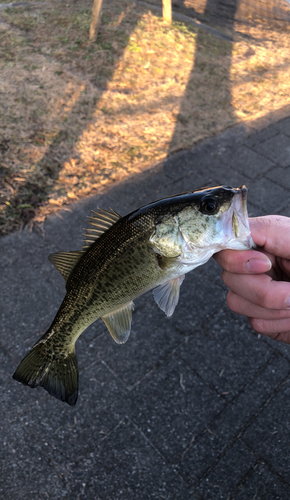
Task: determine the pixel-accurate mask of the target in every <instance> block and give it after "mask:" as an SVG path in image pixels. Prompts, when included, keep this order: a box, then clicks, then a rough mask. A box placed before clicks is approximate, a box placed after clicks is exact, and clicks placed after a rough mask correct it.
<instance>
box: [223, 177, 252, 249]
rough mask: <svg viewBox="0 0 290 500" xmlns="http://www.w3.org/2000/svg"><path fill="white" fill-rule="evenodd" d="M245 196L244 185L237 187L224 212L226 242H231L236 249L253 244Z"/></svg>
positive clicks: (248, 247) (246, 192)
mask: <svg viewBox="0 0 290 500" xmlns="http://www.w3.org/2000/svg"><path fill="white" fill-rule="evenodd" d="M247 196H248V190H247V188H246V186H240V187H239V188H237V190H236V193H235V195H234V197H233V200H232V203H231V206H230V208H229V209H228V211H227V213H225V214H224V217H225V220H224V222H225V227H226V234H227V240H228V241H227V244H231V243H232V244H233V247H234V248H236V249H243V248H244V249H250V248H253V247H254V246H255V244H254V242H253V240H252V237H251V231H250V226H249V219H248V210H247Z"/></svg>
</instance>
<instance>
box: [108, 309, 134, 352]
mask: <svg viewBox="0 0 290 500" xmlns="http://www.w3.org/2000/svg"><path fill="white" fill-rule="evenodd" d="M132 310H134V304H133V302H129V304H126V305H125V306H124V307H122V308H121V309H118V310H117V311H113V312H112V313H110V314H106V316H103V317H102V320H103V321H104V323H105V325H106V327H107V328H108V330H109V332H110V334H111V335H112V337H113V339H114V340H115V342H117V344H124V343H125V342H126V341H127V340H128V338H129V335H130V332H131V322H132Z"/></svg>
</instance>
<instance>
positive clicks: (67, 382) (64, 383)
mask: <svg viewBox="0 0 290 500" xmlns="http://www.w3.org/2000/svg"><path fill="white" fill-rule="evenodd" d="M13 378H14V379H15V380H17V381H18V382H22V384H24V385H29V386H30V387H37V386H40V387H43V388H44V389H45V390H46V391H47V392H49V394H51V395H52V396H54V397H55V398H57V399H60V400H61V401H66V402H67V403H68V404H69V405H71V406H74V405H75V404H76V402H77V398H78V378H79V375H78V363H77V357H76V355H75V352H74V350H73V352H68V353H54V352H52V350H51V349H48V346H47V344H46V343H44V342H41V341H40V342H37V344H35V346H34V347H32V349H31V351H29V353H28V354H27V355H26V356H25V358H24V359H23V360H22V361H21V363H20V365H19V366H18V368H17V369H16V371H15V373H14V375H13Z"/></svg>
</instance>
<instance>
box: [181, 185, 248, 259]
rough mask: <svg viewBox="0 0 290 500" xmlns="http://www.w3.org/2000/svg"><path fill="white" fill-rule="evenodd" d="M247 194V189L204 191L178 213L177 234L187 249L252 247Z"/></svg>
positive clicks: (222, 187) (219, 188)
mask: <svg viewBox="0 0 290 500" xmlns="http://www.w3.org/2000/svg"><path fill="white" fill-rule="evenodd" d="M247 192H248V190H247V188H246V186H240V187H239V188H231V187H228V186H220V187H216V188H212V189H207V190H205V191H204V192H201V193H200V195H199V196H198V198H197V199H196V198H195V199H194V201H193V203H192V204H191V205H190V206H188V207H185V208H184V209H183V210H181V211H180V212H179V213H178V215H177V217H178V225H179V230H180V232H181V234H182V236H183V238H184V239H185V240H186V241H187V243H188V244H189V246H191V247H192V248H194V247H208V246H212V245H213V246H215V247H219V248H220V249H223V248H229V249H233V250H245V249H249V248H251V247H253V245H254V243H253V240H252V238H251V232H250V227H249V220H248V211H247Z"/></svg>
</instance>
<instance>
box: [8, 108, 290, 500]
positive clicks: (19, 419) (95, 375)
mask: <svg viewBox="0 0 290 500" xmlns="http://www.w3.org/2000/svg"><path fill="white" fill-rule="evenodd" d="M284 114H285V113H284ZM279 116H280V117H281V115H279ZM289 116H290V112H289ZM278 118H279V117H278ZM275 120H277V117H275V116H273V117H272V124H270V125H269V126H267V127H266V128H264V129H263V130H262V131H260V132H255V131H254V130H252V131H251V132H250V131H248V132H246V131H245V130H244V128H243V127H236V128H235V129H232V130H230V131H228V132H226V133H224V134H222V135H221V136H219V137H216V138H214V139H212V140H209V141H206V142H203V143H201V144H200V145H199V146H198V147H196V148H194V149H193V150H192V151H189V152H182V153H180V154H177V155H175V156H174V157H172V158H171V159H170V160H168V161H166V162H165V163H164V164H162V165H160V166H158V167H155V168H154V169H151V170H148V171H146V172H145V173H143V174H141V175H138V176H136V177H134V178H131V179H129V180H127V181H126V182H123V183H121V184H119V185H116V186H114V187H113V188H111V189H110V190H109V191H108V192H107V193H106V194H105V195H102V196H95V197H92V198H89V199H87V200H85V201H84V202H81V203H78V204H76V205H75V206H73V207H72V208H71V213H70V212H62V213H61V215H62V219H60V218H59V217H51V218H49V219H48V220H47V222H46V223H45V226H44V229H45V237H44V238H43V237H42V236H41V235H39V234H36V233H29V232H26V231H24V232H18V233H14V234H12V235H10V236H7V237H5V238H2V239H1V240H0V273H1V303H0V308H1V334H0V385H1V405H2V407H1V419H0V443H1V444H0V461H1V465H0V471H1V473H0V498H1V499H2V498H3V499H5V500H10V499H11V500H12V499H13V500H21V499H25V500H31V499H33V500H34V499H43V500H45V499H47V498H49V499H61V498H64V499H90V500H131V499H132V500H143V499H144V500H148V499H166V500H170V499H172V500H173V499H174V500H187V499H209V500H217V499H236V500H247V499H255V500H258V499H263V500H272V499H283V500H284V499H289V498H290V383H289V380H290V346H285V345H283V344H279V343H277V342H274V341H268V340H265V339H264V338H259V337H258V336H257V335H256V334H255V333H254V332H253V331H252V330H251V328H250V327H249V325H248V323H247V321H246V320H245V319H243V318H242V317H238V316H236V315H234V314H232V313H231V312H230V311H229V310H228V309H227V307H226V304H225V300H226V290H225V287H224V286H223V284H222V282H221V279H220V270H219V268H218V266H217V265H216V264H215V262H214V261H212V262H210V263H209V264H207V265H206V266H203V267H201V268H199V269H197V270H195V271H193V272H192V273H190V274H189V275H187V276H186V279H185V282H184V284H183V285H182V289H181V298H180V302H179V305H178V306H177V308H176V311H175V314H174V316H173V317H172V318H171V319H166V318H165V316H164V314H163V313H162V312H161V311H160V310H159V308H158V307H157V305H156V304H155V303H154V301H153V297H152V295H151V293H148V294H146V295H145V296H143V297H141V298H140V299H139V300H136V301H135V302H136V310H135V312H134V315H133V323H132V327H133V331H132V334H131V336H130V338H129V340H128V342H127V343H126V344H125V345H124V346H120V345H116V344H115V343H114V342H113V340H112V339H111V338H110V335H109V334H108V333H107V331H106V330H105V327H104V324H103V323H102V321H101V320H99V321H97V322H96V323H95V324H94V325H92V326H91V327H90V328H89V329H88V330H87V331H86V333H85V334H83V335H82V336H81V338H80V340H79V341H78V345H77V353H78V360H79V367H80V395H79V399H78V403H77V406H76V407H74V408H71V407H69V406H68V405H66V404H64V403H61V402H60V401H57V400H56V399H54V398H52V397H51V396H49V395H48V394H47V393H46V392H45V391H44V390H42V389H34V390H32V389H30V388H26V387H24V386H22V385H21V384H19V383H17V382H15V381H13V380H12V378H11V375H12V373H13V371H14V369H15V367H16V365H17V364H18V362H19V361H20V359H21V358H22V356H23V355H24V353H25V352H26V351H27V349H28V348H29V347H31V345H32V344H33V343H34V342H35V341H36V340H37V338H38V337H39V334H40V333H41V332H43V331H45V330H46V329H47V327H48V326H49V324H50V322H51V321H52V319H53V317H54V315H55V313H56V310H57V308H58V305H59V304H60V301H61V300H62V298H63V295H64V283H63V280H62V278H61V276H60V275H59V274H58V273H57V271H56V270H55V269H54V268H53V267H52V265H51V264H50V262H49V261H48V260H47V256H48V255H49V254H50V253H52V252H55V251H58V250H73V249H79V248H80V247H81V244H82V241H81V240H82V228H83V227H84V225H85V222H84V221H85V218H86V215H88V214H89V212H90V210H91V209H93V208H96V207H97V206H101V207H103V208H105V209H107V208H108V207H112V208H114V209H115V210H116V211H117V212H119V213H120V214H123V215H124V214H126V213H128V212H129V211H131V210H133V209H134V208H136V207H138V206H140V205H142V204H145V203H146V202H149V201H152V200H153V199H158V198H160V197H163V196H165V195H167V194H174V193H178V192H182V191H185V190H192V189H194V188H198V187H201V186H204V185H207V184H211V185H214V184H220V183H223V184H227V185H233V186H239V185H240V184H242V183H246V184H247V185H248V187H249V213H250V215H262V214H267V213H281V214H284V215H289V216H290V203H289V193H290V119H283V120H280V121H275Z"/></svg>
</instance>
